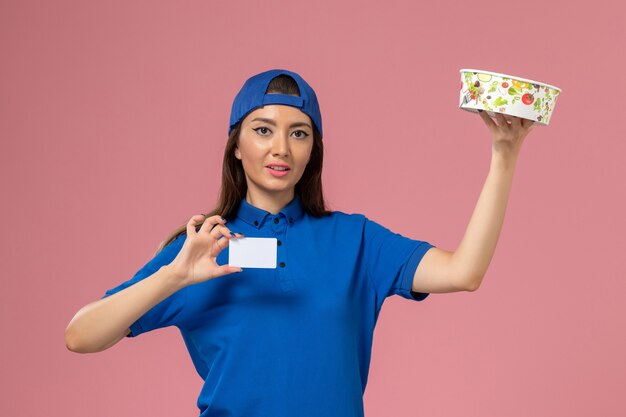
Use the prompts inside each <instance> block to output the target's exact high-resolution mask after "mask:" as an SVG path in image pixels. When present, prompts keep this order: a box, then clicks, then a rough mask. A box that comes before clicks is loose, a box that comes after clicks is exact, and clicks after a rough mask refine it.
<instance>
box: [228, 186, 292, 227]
mask: <svg viewBox="0 0 626 417" xmlns="http://www.w3.org/2000/svg"><path fill="white" fill-rule="evenodd" d="M281 215H282V217H284V218H285V221H286V222H288V223H289V224H293V223H294V222H296V221H298V220H300V218H302V216H303V215H304V211H303V209H302V202H301V201H300V197H299V196H298V195H297V194H295V196H294V198H293V199H292V200H291V201H290V202H289V203H288V204H287V205H286V206H285V207H283V209H282V210H281V211H279V212H278V213H277V214H272V213H270V212H269V211H266V210H263V209H261V208H258V207H255V206H253V205H252V204H250V203H248V202H247V201H246V199H245V198H244V199H243V200H241V203H240V204H239V208H238V209H237V217H238V218H240V219H242V220H243V221H245V222H246V223H248V224H250V225H251V226H253V227H256V228H257V229H260V228H261V227H262V226H263V223H265V221H266V220H267V219H268V217H269V218H272V217H281Z"/></svg>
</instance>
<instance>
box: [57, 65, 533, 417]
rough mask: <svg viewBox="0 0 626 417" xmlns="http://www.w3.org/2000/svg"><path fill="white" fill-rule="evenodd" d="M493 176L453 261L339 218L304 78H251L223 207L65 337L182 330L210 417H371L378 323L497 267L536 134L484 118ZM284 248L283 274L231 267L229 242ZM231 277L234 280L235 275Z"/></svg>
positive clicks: (91, 343)
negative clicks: (394, 307)
mask: <svg viewBox="0 0 626 417" xmlns="http://www.w3.org/2000/svg"><path fill="white" fill-rule="evenodd" d="M481 117H482V119H483V120H484V122H485V123H486V124H487V126H488V127H489V129H490V130H491V133H492V135H493V147H492V151H493V152H492V163H491V170H490V172H489V175H488V177H487V180H486V183H485V186H484V188H483V191H482V193H481V195H480V198H479V200H478V204H477V206H476V209H475V211H474V214H473V216H472V218H471V220H470V224H469V226H468V228H467V232H466V234H465V236H464V238H463V240H462V242H461V244H460V246H459V248H458V249H457V250H456V251H454V252H448V251H444V250H442V249H439V248H436V247H435V246H433V245H432V244H430V243H428V242H424V241H419V240H414V239H409V238H407V237H404V236H402V235H399V234H396V233H393V232H391V231H390V230H388V229H386V228H385V227H383V226H381V225H379V224H378V223H376V222H374V221H372V220H370V219H368V218H367V217H365V216H363V215H361V214H346V213H342V212H338V211H328V210H327V209H326V207H325V204H324V197H323V193H322V181H321V173H322V161H323V146H322V134H323V130H322V119H321V113H320V111H319V105H318V102H317V97H316V95H315V92H314V91H313V89H312V88H311V87H310V86H309V85H308V83H306V81H305V80H304V79H302V78H301V77H300V76H299V75H298V74H296V73H294V72H291V71H286V70H278V69H277V70H270V71H265V72H263V73H260V74H257V75H255V76H253V77H251V78H250V79H248V80H247V81H246V83H245V84H244V86H243V87H242V89H241V91H240V92H239V93H238V95H237V97H236V98H235V101H234V103H233V106H232V111H231V120H230V128H229V138H228V143H227V146H226V149H225V153H224V163H223V171H222V188H221V193H220V198H219V201H218V205H217V207H216V208H215V209H214V210H213V211H212V212H211V213H209V214H208V215H206V216H205V215H196V216H193V217H192V218H191V219H190V220H189V221H188V222H187V223H186V224H184V225H182V226H181V227H179V228H177V229H176V230H174V231H173V232H172V233H171V234H170V235H169V236H168V237H167V238H166V239H165V240H164V241H163V242H162V243H161V245H160V246H159V248H158V250H157V253H156V254H155V256H154V258H153V259H152V260H150V262H148V263H147V264H146V265H144V266H143V267H142V268H141V269H140V270H139V271H138V272H137V273H136V274H135V276H134V277H133V278H132V279H130V280H128V281H126V282H124V283H122V284H120V285H118V286H117V287H115V288H113V289H110V290H109V291H107V292H106V294H105V295H104V297H102V299H101V300H98V301H96V302H94V303H91V304H90V305H88V306H85V307H84V308H83V309H81V310H80V311H79V313H77V314H76V316H75V317H74V319H73V320H72V322H70V324H69V326H68V328H67V330H66V344H67V346H68V348H69V349H70V350H72V351H75V352H97V351H101V350H104V349H107V348H109V347H111V346H113V345H114V344H115V343H117V342H118V341H120V340H121V339H123V338H124V337H125V336H128V337H134V336H137V335H139V334H141V333H145V332H147V331H150V330H154V329H157V328H161V327H165V326H171V325H175V326H177V327H178V328H179V329H180V331H181V334H182V336H183V339H184V341H185V344H186V346H187V348H188V350H189V353H190V355H191V358H192V360H193V363H194V366H195V367H196V370H197V371H198V374H199V375H200V376H201V377H202V378H203V380H204V386H203V388H202V391H201V393H200V396H199V398H198V407H199V408H200V413H201V416H203V417H206V416H218V415H220V416H221V415H233V416H362V415H363V402H362V398H363V393H364V391H365V386H366V384H367V376H368V370H369V362H370V353H371V347H372V337H373V331H374V326H375V324H376V320H377V318H378V314H379V312H380V309H381V307H382V304H383V301H384V299H385V298H386V297H388V296H391V295H393V294H397V295H400V296H402V297H405V298H407V299H410V300H414V301H421V300H424V299H425V298H426V297H427V296H428V295H429V293H431V292H434V293H446V292H453V291H474V290H476V289H477V288H478V287H479V285H480V283H481V280H482V277H483V276H484V274H485V272H486V270H487V267H488V265H489V262H490V260H491V258H492V256H493V253H494V250H495V245H496V241H497V238H498V235H499V233H500V229H501V226H502V221H503V218H504V212H505V208H506V202H507V199H508V194H509V190H510V186H511V181H512V176H513V171H514V167H515V162H516V160H517V155H518V153H519V150H520V147H521V144H522V142H523V140H524V137H525V136H526V135H527V134H528V132H529V131H530V130H531V129H532V127H533V124H532V122H528V124H527V121H526V120H521V119H518V118H511V119H509V120H507V119H505V118H504V116H502V115H500V114H498V115H496V119H497V122H498V123H497V124H496V123H494V121H493V120H492V119H491V118H490V117H489V116H487V115H486V113H482V114H481ZM243 237H264V238H275V239H276V245H277V246H276V252H277V259H276V264H277V266H276V268H246V269H245V270H243V269H242V268H239V267H236V266H229V265H228V249H229V242H230V240H231V239H238V238H243ZM226 275H228V276H226Z"/></svg>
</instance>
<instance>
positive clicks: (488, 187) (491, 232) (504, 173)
mask: <svg viewBox="0 0 626 417" xmlns="http://www.w3.org/2000/svg"><path fill="white" fill-rule="evenodd" d="M480 116H481V118H482V119H483V121H484V122H485V124H486V125H487V127H488V128H489V130H490V131H491V134H492V136H493V145H492V157H491V166H490V169H489V173H488V175H487V179H486V181H485V184H484V186H483V189H482V192H481V193H480V196H479V198H478V202H477V203H476V207H475V208H474V212H473V214H472V217H471V219H470V222H469V224H468V226H467V229H466V232H465V235H464V236H463V240H462V241H461V244H460V245H459V247H458V248H457V250H456V251H454V252H449V251H445V250H442V249H439V248H436V247H434V248H431V249H430V250H428V252H426V253H425V254H424V257H423V258H422V260H421V261H420V263H419V265H418V267H417V270H416V271H415V275H414V277H413V287H412V289H413V291H416V292H426V293H446V292H455V291H475V290H477V289H478V287H479V286H480V284H481V282H482V279H483V277H484V276H485V273H486V272H487V268H488V267H489V264H490V262H491V259H492V258H493V254H494V252H495V249H496V244H497V242H498V237H499V236H500V231H501V230H502V224H503V222H504V213H505V211H506V206H507V203H508V200H509V193H510V190H511V184H512V182H513V173H514V172H515V165H516V163H517V157H518V155H519V151H520V148H521V146H522V143H523V142H524V138H525V137H526V136H527V135H528V133H529V132H530V131H531V130H532V129H533V127H534V126H535V125H534V123H533V122H532V121H530V120H526V119H520V118H517V117H510V116H506V118H505V116H503V115H502V114H499V113H496V119H497V122H498V123H497V124H496V123H495V122H494V121H493V120H492V119H491V118H490V117H489V116H488V115H487V113H485V112H481V113H480ZM508 121H510V123H509V122H508Z"/></svg>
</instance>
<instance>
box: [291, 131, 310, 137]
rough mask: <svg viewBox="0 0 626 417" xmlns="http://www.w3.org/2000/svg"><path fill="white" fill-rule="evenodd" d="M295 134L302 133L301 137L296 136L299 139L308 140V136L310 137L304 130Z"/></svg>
mask: <svg viewBox="0 0 626 417" xmlns="http://www.w3.org/2000/svg"><path fill="white" fill-rule="evenodd" d="M293 133H301V135H300V136H296V137H297V138H298V139H304V138H306V137H307V136H309V134H308V133H306V132H305V131H304V130H296V131H295V132H293Z"/></svg>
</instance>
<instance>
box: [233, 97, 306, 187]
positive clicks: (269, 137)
mask: <svg viewBox="0 0 626 417" xmlns="http://www.w3.org/2000/svg"><path fill="white" fill-rule="evenodd" d="M312 148H313V124H312V122H311V118H310V117H309V116H308V115H307V114H306V113H303V112H302V111H300V110H299V109H297V108H295V107H292V106H286V105H280V104H272V105H266V106H264V107H262V108H258V109H256V110H254V111H252V112H251V113H250V114H248V115H247V116H246V117H245V118H244V119H243V121H242V123H241V132H240V134H239V144H238V146H237V148H236V149H235V157H236V158H237V159H239V160H241V162H242V164H243V169H244V171H245V173H246V180H247V183H248V192H250V193H255V194H257V195H261V194H264V195H273V196H279V195H280V196H284V195H290V196H293V192H294V187H295V185H296V183H297V182H298V181H299V180H300V178H301V177H302V174H303V173H304V169H305V168H306V165H307V163H308V162H309V159H310V157H311V149H312ZM275 165H279V167H275ZM272 166H274V167H273V168H276V169H273V168H272ZM280 166H283V167H284V168H281V167H280ZM281 169H286V170H281Z"/></svg>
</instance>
